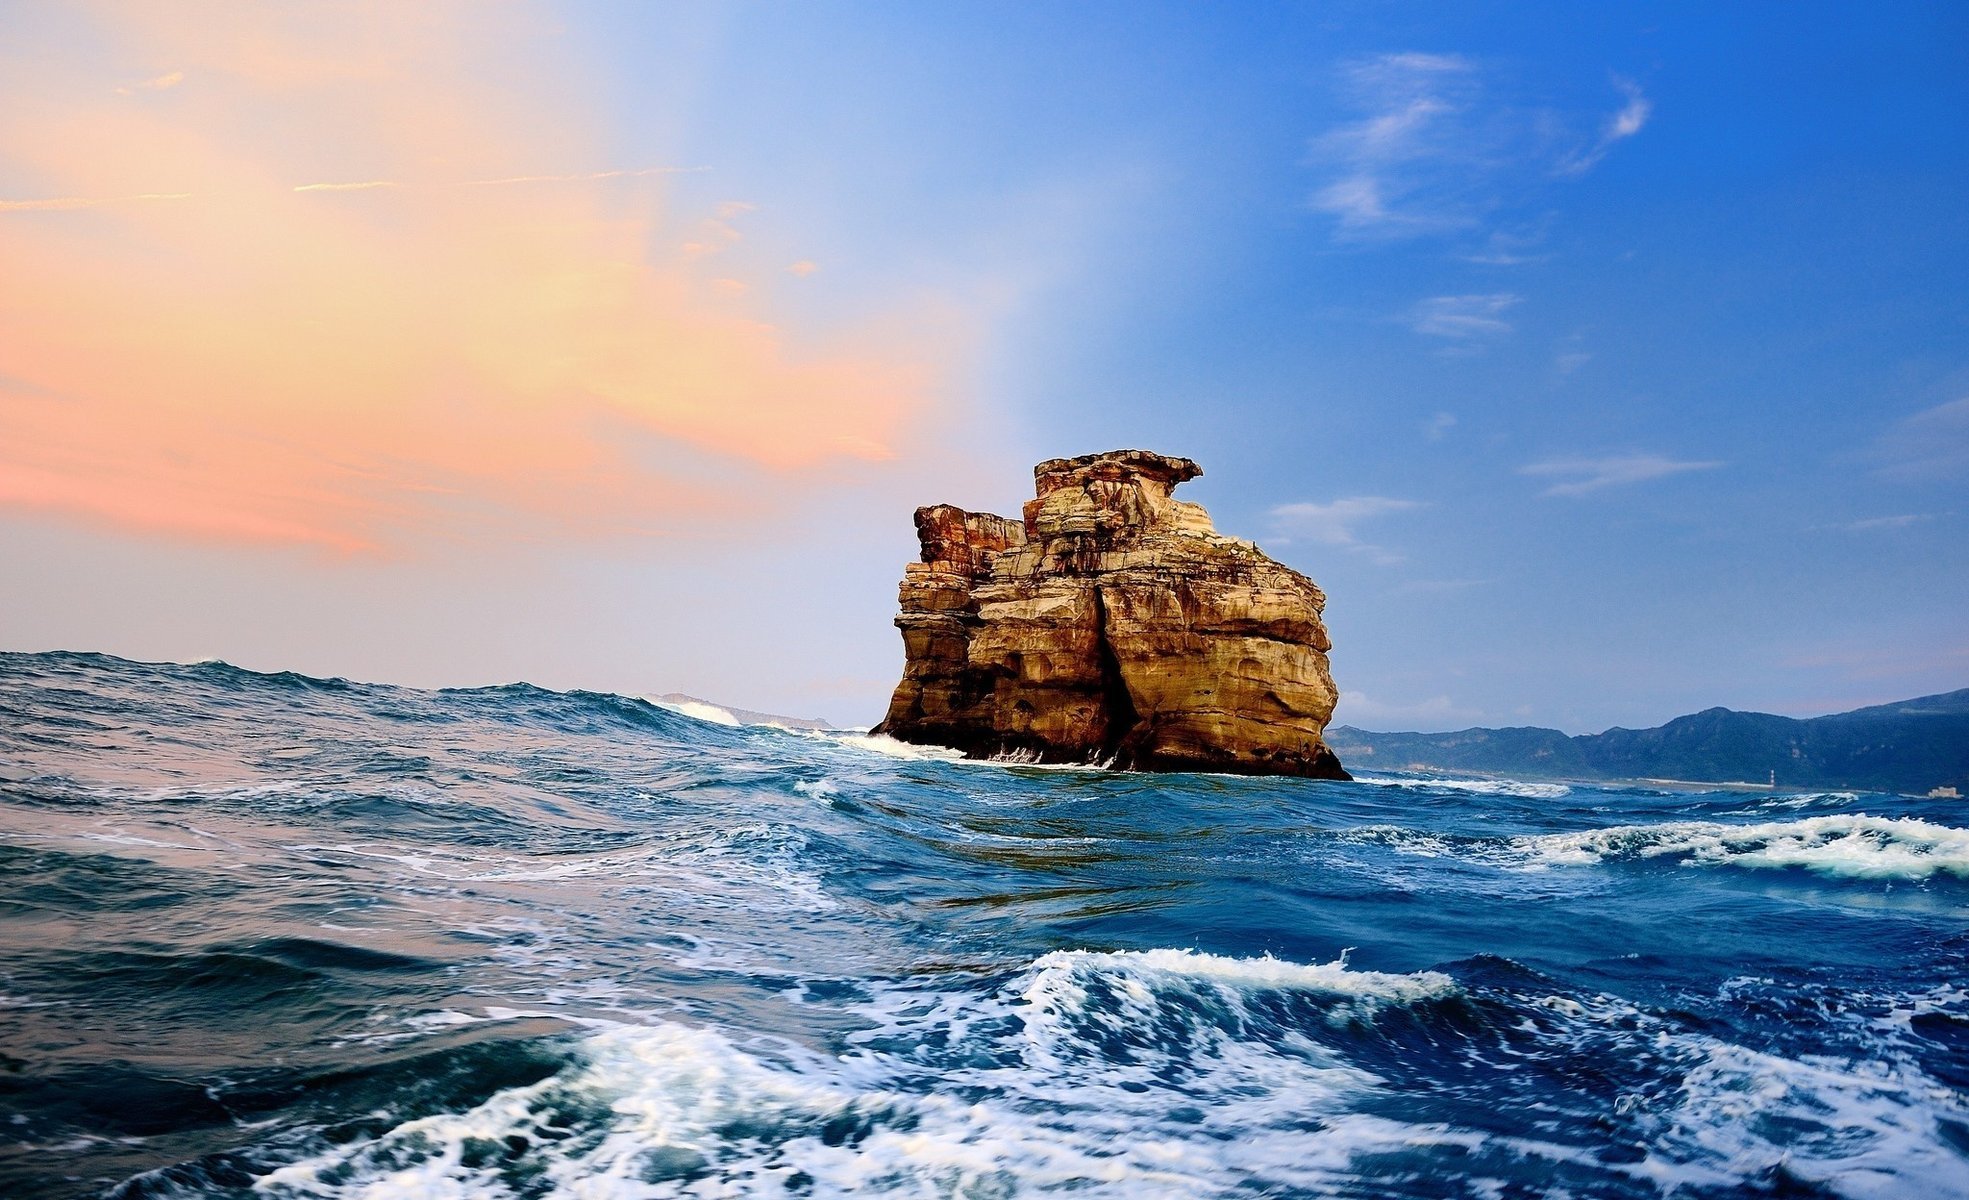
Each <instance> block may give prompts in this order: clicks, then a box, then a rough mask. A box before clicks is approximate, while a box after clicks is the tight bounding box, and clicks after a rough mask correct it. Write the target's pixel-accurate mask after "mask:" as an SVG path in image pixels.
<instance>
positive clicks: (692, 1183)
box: [0, 654, 1969, 1200]
mask: <svg viewBox="0 0 1969 1200" xmlns="http://www.w3.org/2000/svg"><path fill="white" fill-rule="evenodd" d="M0 871H4V879H5V886H4V891H3V892H0V1194H5V1195H7V1196H13V1197H22V1198H41V1197H68V1196H99V1195H113V1196H118V1197H166V1196H170V1197H177V1196H241V1197H243V1196H261V1197H281V1198H284V1197H371V1198H376V1200H381V1198H382V1197H417V1196H449V1197H471V1198H493V1197H582V1198H604V1197H609V1198H613V1197H684V1196H690V1197H698V1196H704V1197H710V1196H847V1195H855V1196H864V1195H866V1196H911V1197H916V1196H925V1197H927V1196H948V1197H1012V1196H1028V1195H1048V1194H1055V1193H1058V1194H1068V1195H1073V1196H1076V1197H1110V1196H1112V1197H1192V1196H1238V1197H1247V1196H1248V1197H1260V1196H1263V1197H1311V1196H1349V1197H1380V1196H1415V1197H1529V1196H1572V1197H1630V1196H1632V1197H1643V1196H1647V1197H1651V1196H1661V1195H1672V1196H1687V1197H1725V1196H1860V1197H1884V1196H1896V1197H1898V1196H1909V1197H1928V1196H1969V1091H1966V1090H1965V1089H1969V978H1966V974H1969V973H1966V972H1965V967H1969V923H1966V922H1969V807H1965V805H1964V804H1963V803H1962V802H1960V801H1931V800H1917V799H1909V798H1903V797H1894V796H1882V795H1869V794H1853V793H1832V794H1824V793H1817V794H1783V793H1779V794H1768V793H1750V794H1742V793H1738V794H1730V793H1686V792H1666V791H1655V790H1645V789H1630V788H1615V787H1589V786H1562V785H1556V784H1516V783H1509V782H1498V781H1485V780H1452V779H1429V778H1420V777H1411V776H1385V777H1371V778H1368V779H1364V780H1362V781H1359V782H1355V783H1326V782H1312V781H1303V780H1278V779H1274V780H1266V779H1245V778H1231V777H1220V776H1209V775H1188V776H1150V775H1138V774H1109V773H1102V772H1097V771H1090V770H1075V769H1042V768H1033V767H1024V766H1016V765H1001V764H991V763H969V762H954V761H947V760H946V759H944V758H942V757H939V756H938V755H937V754H936V753H935V752H928V751H922V750H917V749H913V748H909V747H903V746H900V745H897V744H895V743H889V742H885V741H882V740H871V739H867V738H860V737H855V736H852V735H838V734H830V735H819V734H802V733H792V732H787V731H783V730H778V729H771V728H756V727H731V726H726V725H723V724H718V723H714V722H710V721H705V720H700V719H696V718H693V717H690V716H685V715H681V714H678V713H675V712H671V711H667V710H665V709H662V708H659V707H657V706H655V705H652V704H649V703H646V702H644V701H642V700H638V699H633V698H625V697H620V696H611V695H600V694H591V693H579V692H575V693H558V692H550V691H545V690H542V689H538V688H533V687H528V686H525V685H516V686H512V687H503V688H488V689H476V690H468V691H437V692H429V691H416V690H411V689H403V688H392V687H381V686H371V685H364V684H355V683H348V682H345V681H340V680H320V679H310V678H305V677H301V676H296V675H263V674H256V673H252V672H248V671H244V670H240V669H237V668H234V667H230V666H226V665H224V664H216V663H214V664H200V665H195V666H176V665H144V664H137V663H130V662H124V661H121V660H118V659H113V658H107V657H102V656H95V655H78V654H44V655H22V654H11V655H0Z"/></svg>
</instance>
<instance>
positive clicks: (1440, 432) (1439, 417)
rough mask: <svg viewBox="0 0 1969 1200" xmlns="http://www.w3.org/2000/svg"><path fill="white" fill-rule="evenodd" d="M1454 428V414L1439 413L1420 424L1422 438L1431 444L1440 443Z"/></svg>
mask: <svg viewBox="0 0 1969 1200" xmlns="http://www.w3.org/2000/svg"><path fill="white" fill-rule="evenodd" d="M1454 428H1456V414H1455V413H1452V412H1439V413H1437V414H1436V415H1435V416H1433V417H1430V418H1429V419H1428V420H1427V421H1424V422H1423V423H1422V436H1423V437H1426V438H1428V439H1429V440H1430V441H1432V442H1440V441H1442V440H1443V439H1444V438H1446V437H1448V436H1449V431H1450V430H1452V429H1454Z"/></svg>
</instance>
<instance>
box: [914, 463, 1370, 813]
mask: <svg viewBox="0 0 1969 1200" xmlns="http://www.w3.org/2000/svg"><path fill="white" fill-rule="evenodd" d="M1202 473H1203V471H1202V468H1200V467H1198V466H1197V464H1196V463H1194V462H1192V461H1190V460H1189V459H1187V458H1173V457H1170V456H1168V455H1164V454H1156V453H1154V452H1152V451H1148V450H1112V451H1108V452H1106V453H1103V454H1088V455H1083V456H1081V457H1079V458H1056V459H1049V460H1047V461H1046V462H1042V463H1040V464H1039V465H1038V466H1037V467H1036V468H1034V471H1033V474H1034V478H1035V482H1036V492H1037V495H1036V497H1035V498H1034V499H1032V500H1030V501H1027V502H1026V505H1025V510H1024V513H1023V519H1022V520H1016V521H1015V520H1008V519H1006V518H1004V517H999V516H993V515H992V514H990V513H974V512H966V511H965V510H963V509H961V508H956V507H953V506H951V505H947V504H938V505H930V506H928V507H924V508H919V509H917V510H916V533H917V537H918V539H919V541H920V542H921V544H922V561H920V562H913V563H910V564H908V566H907V567H906V568H905V570H904V574H903V579H902V586H901V605H902V613H901V615H899V616H898V617H897V618H896V625H897V626H898V627H899V628H900V629H901V630H902V637H903V647H904V651H905V653H906V655H907V662H906V664H905V666H904V668H903V677H902V682H901V683H899V684H898V685H897V686H896V690H895V695H894V697H893V698H892V699H891V700H890V702H889V710H888V715H887V716H885V717H884V718H883V719H882V722H881V723H880V724H879V725H877V726H876V728H875V732H877V733H883V734H887V735H889V736H891V737H894V738H897V739H899V740H902V741H907V742H917V743H922V744H929V745H942V746H949V747H952V748H955V749H957V750H961V751H963V752H964V753H966V754H968V755H971V756H974V757H1024V758H1028V759H1031V760H1034V761H1041V762H1097V763H1107V764H1111V765H1113V766H1116V767H1123V768H1133V769H1137V770H1157V771H1225V772H1233V773H1238V774H1254V775H1303V776H1312V777H1315V778H1323V779H1345V778H1347V777H1348V776H1347V773H1346V772H1345V771H1344V770H1342V769H1341V766H1340V760H1339V759H1338V758H1336V757H1335V756H1334V753H1333V751H1332V750H1331V749H1329V748H1328V747H1327V745H1326V742H1325V741H1324V739H1323V737H1322V734H1323V732H1324V730H1325V728H1326V723H1327V721H1328V719H1329V718H1331V716H1332V715H1333V705H1334V701H1335V700H1336V699H1337V693H1336V692H1335V690H1334V687H1333V678H1332V675H1331V674H1330V673H1329V671H1328V668H1327V657H1326V656H1327V651H1328V650H1329V649H1330V648H1331V643H1330V642H1329V640H1328V638H1327V634H1326V627H1325V626H1324V625H1323V624H1322V623H1321V621H1320V614H1321V611H1322V610H1323V609H1324V608H1325V605H1326V597H1325V595H1324V594H1322V593H1321V591H1320V589H1319V588H1318V587H1317V586H1316V585H1314V583H1313V581H1312V580H1310V579H1308V578H1306V577H1305V576H1304V575H1301V574H1299V573H1298V572H1297V571H1294V570H1292V569H1291V568H1289V567H1286V566H1284V565H1282V564H1280V563H1278V562H1275V561H1273V560H1272V559H1271V558H1268V557H1267V556H1266V555H1265V554H1264V552H1263V551H1261V550H1259V549H1258V547H1256V546H1255V545H1253V544H1252V543H1250V542H1248V541H1244V540H1242V539H1239V538H1231V537H1225V536H1223V535H1221V534H1219V533H1218V532H1217V531H1216V529H1215V528H1214V527H1213V526H1212V525H1211V522H1210V517H1209V514H1207V513H1206V512H1204V510H1203V508H1202V507H1201V506H1199V505H1196V504H1190V503H1187V502H1185V501H1181V500H1176V499H1173V498H1172V497H1171V495H1170V493H1171V491H1172V490H1173V489H1174V488H1175V487H1176V485H1178V484H1180V483H1182V482H1184V481H1185V480H1189V479H1194V478H1196V477H1197V476H1198V475H1201V474H1202Z"/></svg>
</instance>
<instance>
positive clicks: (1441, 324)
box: [1408, 292, 1524, 341]
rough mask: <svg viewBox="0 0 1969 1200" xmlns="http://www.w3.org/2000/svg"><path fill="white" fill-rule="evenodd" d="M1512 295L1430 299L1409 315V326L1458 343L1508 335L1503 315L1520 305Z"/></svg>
mask: <svg viewBox="0 0 1969 1200" xmlns="http://www.w3.org/2000/svg"><path fill="white" fill-rule="evenodd" d="M1523 301H1524V297H1523V296H1520V295H1517V294H1516V293H1513V292H1488V293H1484V294H1481V295H1474V296H1431V297H1429V298H1428V299H1427V300H1423V301H1421V302H1420V303H1418V304H1417V305H1416V306H1415V307H1414V308H1412V309H1410V310H1409V313H1408V327H1409V328H1410V329H1413V330H1414V331H1415V332H1417V333H1422V334H1427V335H1428V336H1430V337H1442V338H1454V339H1457V340H1459V341H1463V340H1468V339H1471V338H1479V337H1494V336H1496V335H1498V334H1502V333H1509V332H1511V323H1510V322H1509V321H1506V320H1505V319H1504V315H1503V314H1504V313H1505V312H1506V311H1507V310H1509V309H1511V308H1513V307H1516V306H1517V305H1518V304H1521V303H1523Z"/></svg>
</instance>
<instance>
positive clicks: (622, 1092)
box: [258, 950, 1480, 1200]
mask: <svg viewBox="0 0 1969 1200" xmlns="http://www.w3.org/2000/svg"><path fill="white" fill-rule="evenodd" d="M1454 987H1455V985H1454V984H1452V983H1451V982H1450V981H1449V980H1447V979H1446V978H1444V977H1442V976H1437V975H1430V974H1423V975H1415V976H1406V975H1388V974H1382V973H1377V972H1356V971H1351V970H1349V969H1348V968H1346V967H1345V966H1344V965H1342V964H1339V963H1328V964H1316V965H1311V966H1307V965H1301V964H1295V963H1288V962H1281V961H1278V960H1273V959H1250V960H1246V959H1232V958H1222V957H1217V956H1212V955H1206V954H1196V953H1192V952H1188V951H1180V950H1160V951H1146V952H1124V953H1117V954H1103V953H1095V952H1084V951H1070V952H1059V953H1055V954H1049V955H1046V956H1045V957H1043V958H1041V959H1039V960H1038V961H1036V962H1034V963H1033V964H1032V965H1031V966H1030V967H1029V968H1028V969H1027V970H1026V971H1024V972H1022V973H1021V974H1020V975H1019V976H1018V977H1017V978H1016V979H1014V980H1013V981H1012V982H1011V983H1009V984H1008V985H1007V986H1006V987H1005V988H1003V989H1000V990H998V991H995V992H989V993H984V994H966V993H950V992H925V991H921V990H909V989H891V990H889V991H887V992H886V993H884V994H882V995H880V996H879V997H878V998H877V1000H875V1001H874V1002H872V1003H870V1004H868V1005H866V1006H864V1007H862V1008H861V1009H860V1011H861V1012H862V1014H863V1015H864V1016H865V1017H866V1018H867V1020H868V1021H869V1022H871V1023H872V1024H873V1025H874V1028H872V1029H869V1030H867V1031H864V1032H863V1033H860V1034H856V1035H853V1036H852V1037H851V1038H850V1039H849V1040H850V1043H851V1045H852V1046H853V1049H851V1050H850V1051H848V1052H847V1053H843V1054H837V1055H828V1054H824V1053H821V1052H818V1051H815V1050H812V1049H810V1048H807V1047H804V1046H800V1045H796V1044H793V1043H789V1042H785V1041H781V1040H777V1039H770V1038H762V1037H754V1038H739V1037H736V1036H734V1035H732V1034H729V1033H726V1032H723V1031H720V1030H716V1029H707V1028H701V1027H694V1026H689V1025H684V1024H679V1023H671V1022H659V1023H654V1024H645V1025H603V1024H599V1023H597V1028H598V1032H597V1033H596V1034H594V1035H593V1036H592V1037H590V1038H589V1039H587V1040H586V1041H585V1042H584V1043H583V1044H582V1047H581V1053H580V1060H579V1061H578V1062H576V1063H575V1064H573V1065H571V1066H570V1067H568V1068H567V1069H566V1070H564V1071H563V1072H561V1073H560V1074H559V1075H556V1076H554V1077H553V1078H550V1079H547V1080H545V1081H543V1082H541V1083H538V1084H534V1085H531V1086H529V1087H522V1088H514V1089H509V1090H507V1091H503V1092H500V1093H498V1094H497V1095H495V1096H493V1097H492V1098H490V1099H489V1100H487V1101H486V1102H485V1103H483V1104H481V1105H479V1106H478V1107H477V1108H474V1109H471V1110H469V1111H466V1112H463V1113H453V1114H440V1115H436V1116H430V1117H424V1118H421V1119H418V1120H413V1121H409V1122H406V1123H404V1124H402V1125H400V1126H398V1127H397V1128H395V1129H394V1130H391V1131H390V1132H388V1133H386V1134H384V1135H383V1136H382V1137H380V1138H377V1139H375V1140H373V1141H369V1142H364V1143H360V1144H357V1145H355V1146H352V1147H342V1148H337V1149H334V1150H331V1151H328V1152H326V1153H324V1154H322V1155H321V1156H319V1157H316V1158H312V1159H309V1160H306V1161H303V1162H299V1163H295V1164H293V1165H290V1166H287V1167H283V1168H281V1169H279V1170H276V1171H274V1172H273V1173H272V1174H270V1175H268V1176H267V1177H266V1178H264V1179H262V1180H261V1181H260V1183H259V1185H258V1190H260V1191H261V1192H263V1193H266V1194H270V1195H274V1196H279V1197H300V1196H306V1197H338V1198H340V1197H364V1198H372V1200H373V1198H381V1197H398V1196H412V1195H419V1196H421V1195H443V1196H452V1197H474V1198H476V1197H485V1198H490V1197H503V1196H506V1195H508V1194H510V1191H509V1188H508V1180H507V1178H505V1177H502V1174H501V1167H500V1164H499V1155H497V1154H488V1153H487V1152H486V1148H487V1147H491V1148H493V1149H494V1150H499V1149H501V1148H504V1147H510V1146H512V1145H514V1144H515V1141H514V1140H513V1139H524V1141H523V1142H520V1143H518V1144H520V1145H522V1146H523V1147H525V1149H524V1150H523V1151H522V1153H524V1154H525V1155H526V1156H527V1159H528V1161H527V1163H526V1171H527V1173H528V1174H529V1175H531V1176H532V1177H534V1178H537V1179H538V1180H540V1181H541V1182H542V1183H544V1184H545V1185H546V1187H545V1188H544V1189H542V1194H547V1195H553V1196H566V1197H582V1198H583V1200H594V1198H604V1197H618V1196H620V1197H631V1196H634V1197H696V1196H737V1195H753V1194H765V1193H770V1194H781V1193H782V1192H784V1191H787V1190H789V1185H793V1184H796V1183H799V1184H804V1188H803V1189H802V1190H801V1194H810V1195H814V1196H823V1197H847V1196H856V1195H906V1196H932V1195H935V1196H1012V1195H1023V1194H1028V1193H1033V1192H1050V1191H1055V1190H1060V1191H1072V1192H1074V1193H1075V1194H1076V1195H1085V1196H1090V1197H1104V1198H1105V1197H1115V1198H1120V1197H1147V1198H1151V1200H1165V1198H1166V1200H1175V1198H1178V1197H1182V1198H1185V1200H1187V1198H1189V1197H1195V1196H1201V1195H1209V1194H1217V1193H1222V1192H1226V1191H1230V1190H1235V1189H1236V1188H1239V1187H1246V1188H1252V1187H1256V1188H1275V1187H1288V1188H1302V1189H1303V1188H1316V1187H1320V1186H1322V1185H1324V1184H1327V1183H1331V1182H1332V1181H1334V1180H1335V1179H1336V1178H1338V1177H1340V1176H1342V1175H1344V1174H1345V1173H1346V1172H1347V1171H1348V1169H1349V1167H1350V1164H1351V1163H1352V1162H1353V1160H1354V1158H1355V1156H1356V1155H1358V1154H1361V1153H1367V1152H1373V1151H1377V1150H1392V1149H1397V1148H1401V1147H1409V1148H1413V1147H1416V1146H1426V1145H1432V1144H1444V1143H1451V1144H1458V1145H1466V1146H1469V1145H1474V1144H1475V1143H1476V1142H1477V1141H1479V1140H1480V1139H1479V1138H1477V1137H1476V1136H1475V1135H1472V1134H1469V1133H1464V1132H1458V1131H1452V1130H1448V1129H1445V1128H1442V1127H1440V1126H1428V1125H1410V1124H1404V1123H1401V1122H1399V1121H1394V1120H1389V1119H1386V1118H1384V1117H1379V1116H1372V1115H1368V1114H1366V1113H1363V1112H1360V1111H1358V1109H1357V1106H1356V1101H1358V1099H1359V1098H1360V1097H1362V1096H1363V1095H1365V1094H1367V1093H1369V1092H1371V1091H1372V1090H1373V1089H1374V1088H1375V1087H1376V1086H1377V1082H1378V1081H1377V1080H1376V1079H1375V1077H1374V1076H1373V1075H1371V1074H1370V1073H1368V1072H1365V1071H1362V1070H1360V1069H1359V1068H1357V1067H1354V1066H1351V1065H1349V1064H1347V1063H1346V1062H1344V1061H1342V1060H1341V1059H1340V1058H1339V1057H1338V1056H1337V1055H1335V1054H1334V1053H1332V1052H1331V1051H1329V1050H1327V1049H1325V1048H1324V1047H1322V1046H1321V1045H1319V1044H1318V1043H1317V1042H1315V1041H1313V1040H1311V1039H1309V1038H1307V1037H1306V1036H1304V1035H1303V1034H1300V1033H1297V1032H1294V1031H1291V1030H1286V1029H1278V1028H1265V1027H1263V1025H1262V1021H1261V1020H1260V1018H1259V1016H1258V1015H1257V1013H1256V1011H1255V1010H1254V1009H1252V1008H1250V1007H1248V1004H1249V1002H1250V1001H1251V1000H1253V999H1254V998H1255V997H1257V996H1259V995H1261V994H1267V993H1277V992H1281V991H1283V992H1286V993H1291V994H1295V995H1300V996H1303V997H1311V998H1314V999H1316V1000H1318V1001H1320V1002H1332V1003H1335V1004H1339V1005H1342V1006H1349V1005H1370V1004H1392V1003H1407V1002H1412V1001H1415V1000H1423V999H1430V998H1435V997H1439V996H1443V995H1448V994H1452V993H1453V991H1454ZM1116 996H1120V997H1122V998H1123V999H1124V1000H1125V1004H1124V1005H1123V1006H1122V1007H1120V1008H1119V1009H1117V1008H1116V1007H1115V1005H1114V999H1115V997H1116ZM1356 1011H1358V1012H1362V1013H1364V1012H1365V1011H1366V1009H1364V1008H1362V1009H1357V1010H1356ZM440 1019H441V1020H454V1019H455V1018H450V1017H445V1018H440ZM1118 1042H1119V1043H1126V1048H1125V1049H1121V1050H1117V1049H1116V1044H1117V1043H1118ZM570 1114H576V1116H575V1118H574V1119H575V1120H576V1122H577V1124H578V1125H579V1127H580V1128H581V1130H582V1132H581V1133H580V1134H579V1135H578V1136H575V1137H572V1138H569V1137H566V1136H565V1135H557V1134H556V1133H555V1132H554V1131H553V1130H552V1129H551V1128H550V1127H551V1126H553V1125H555V1124H556V1123H565V1122H567V1121H569V1120H570Z"/></svg>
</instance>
